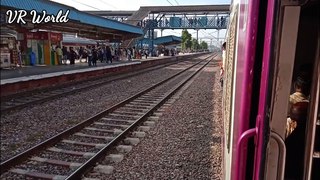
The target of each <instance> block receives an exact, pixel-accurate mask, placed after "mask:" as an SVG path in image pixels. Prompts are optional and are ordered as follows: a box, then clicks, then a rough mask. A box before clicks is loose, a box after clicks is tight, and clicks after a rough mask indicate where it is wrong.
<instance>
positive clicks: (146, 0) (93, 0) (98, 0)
mask: <svg viewBox="0 0 320 180" xmlns="http://www.w3.org/2000/svg"><path fill="white" fill-rule="evenodd" d="M51 1H55V2H58V3H61V4H66V5H69V6H72V7H75V8H77V9H79V10H138V9H139V7H140V6H178V5H215V4H230V2H231V0H90V1H88V0H51Z"/></svg>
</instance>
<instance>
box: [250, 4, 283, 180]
mask: <svg viewBox="0 0 320 180" xmlns="http://www.w3.org/2000/svg"><path fill="white" fill-rule="evenodd" d="M275 1H276V0H269V1H268V5H267V9H266V20H265V33H264V44H263V49H264V50H263V53H262V56H263V57H262V67H261V80H260V93H259V94H260V97H259V107H258V115H257V118H256V130H257V132H256V133H257V134H256V151H255V160H254V161H255V162H254V167H255V169H254V175H253V177H254V179H256V180H258V179H263V176H264V173H263V170H264V166H265V163H264V161H265V154H266V149H267V143H268V141H269V138H268V137H269V134H270V129H269V119H268V115H267V113H268V112H267V109H268V108H269V104H270V103H269V102H268V101H269V100H268V98H269V96H270V94H271V92H268V89H270V88H269V87H270V86H271V84H272V82H270V81H271V79H269V77H270V76H269V73H270V69H269V68H270V67H271V59H272V54H273V52H272V49H273V47H272V40H273V38H272V37H273V30H274V23H275V20H274V19H275V16H274V14H275V12H276V10H277V9H278V8H277V4H276V2H275ZM271 137H272V138H274V139H275V140H276V141H279V142H278V143H279V145H280V144H281V142H280V141H281V140H280V139H281V138H280V136H277V134H272V133H271ZM282 142H283V141H282ZM283 146H284V144H283ZM280 149H281V148H280ZM282 150H283V148H282ZM282 158H284V157H282ZM279 172H281V171H279ZM280 176H282V178H283V174H282V175H280ZM278 178H279V179H282V178H280V177H279V176H278ZM278 178H277V179H278Z"/></svg>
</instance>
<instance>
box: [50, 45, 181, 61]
mask: <svg viewBox="0 0 320 180" xmlns="http://www.w3.org/2000/svg"><path fill="white" fill-rule="evenodd" d="M55 53H56V56H57V58H58V63H59V65H63V64H67V61H68V60H69V61H70V64H71V65H72V64H75V61H76V60H80V62H83V60H84V61H85V62H87V63H88V66H97V61H100V62H101V63H102V62H106V63H112V62H114V61H120V60H128V61H131V60H132V59H142V58H145V59H147V58H148V57H149V56H156V57H157V56H159V55H160V54H163V55H164V56H175V55H176V54H177V52H176V50H175V49H170V50H169V49H164V48H162V49H160V50H159V49H157V50H154V52H152V53H151V52H150V51H149V49H137V48H135V47H133V48H114V47H110V46H90V45H88V46H86V47H79V48H77V49H75V48H74V47H69V48H67V47H66V46H63V47H62V48H60V46H57V47H56V49H55Z"/></svg>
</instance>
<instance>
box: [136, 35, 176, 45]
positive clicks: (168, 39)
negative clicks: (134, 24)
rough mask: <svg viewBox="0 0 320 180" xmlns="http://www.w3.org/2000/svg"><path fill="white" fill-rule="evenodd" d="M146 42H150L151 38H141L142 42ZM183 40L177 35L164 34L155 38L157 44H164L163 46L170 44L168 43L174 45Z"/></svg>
mask: <svg viewBox="0 0 320 180" xmlns="http://www.w3.org/2000/svg"><path fill="white" fill-rule="evenodd" d="M141 41H142V43H145V44H149V42H150V41H151V40H150V39H149V38H143V39H141V40H140V43H141ZM181 42H182V39H181V38H180V37H177V36H163V37H158V38H156V39H154V40H153V43H154V44H156V45H163V46H168V45H173V44H180V43H181Z"/></svg>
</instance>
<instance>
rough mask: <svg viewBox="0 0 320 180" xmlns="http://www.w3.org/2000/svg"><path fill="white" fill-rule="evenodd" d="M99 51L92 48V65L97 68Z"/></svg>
mask: <svg viewBox="0 0 320 180" xmlns="http://www.w3.org/2000/svg"><path fill="white" fill-rule="evenodd" d="M97 60H98V50H97V49H96V48H95V47H94V46H93V48H92V65H93V66H97Z"/></svg>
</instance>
